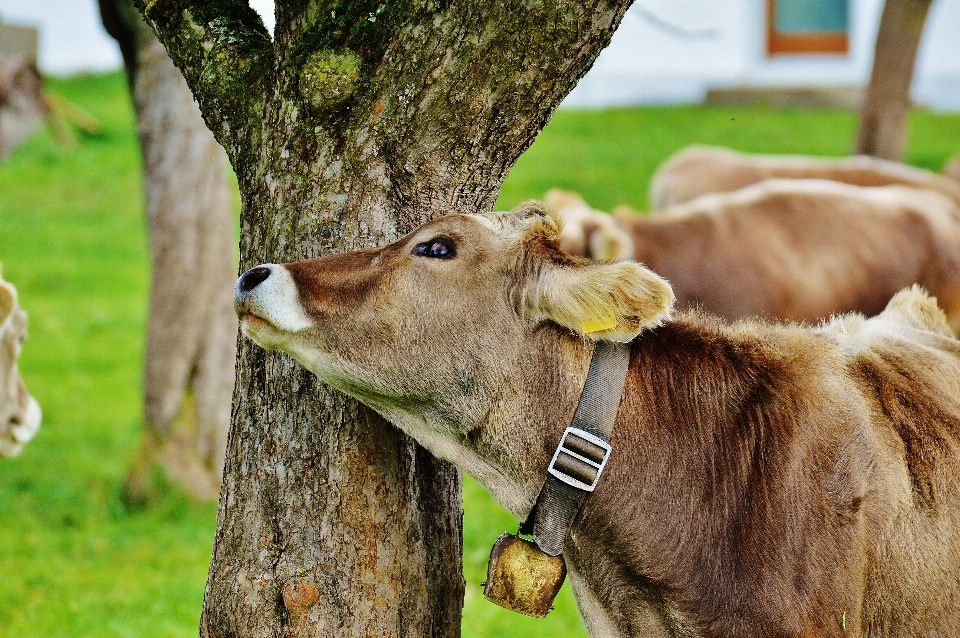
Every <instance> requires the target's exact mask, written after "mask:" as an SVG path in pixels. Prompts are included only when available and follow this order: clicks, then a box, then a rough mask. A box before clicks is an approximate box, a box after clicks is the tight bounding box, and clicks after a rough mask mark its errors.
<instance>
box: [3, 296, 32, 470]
mask: <svg viewBox="0 0 960 638" xmlns="http://www.w3.org/2000/svg"><path fill="white" fill-rule="evenodd" d="M26 330H27V315H26V313H25V312H24V311H23V310H22V309H21V308H20V305H19V304H18V303H17V291H16V289H15V288H14V287H13V286H11V285H10V284H9V283H7V282H6V281H4V280H3V278H2V277H0V457H4V456H6V457H9V456H16V455H17V454H19V453H20V451H21V450H22V449H23V446H24V445H26V444H27V442H29V441H30V439H32V438H33V436H34V435H35V434H36V433H37V430H38V429H39V428H40V420H41V416H40V406H39V404H37V402H36V400H35V399H34V398H33V397H32V396H30V393H29V392H27V388H26V386H25V385H24V384H23V379H22V378H21V377H20V371H19V370H18V369H17V358H18V357H19V356H20V347H21V345H22V343H23V340H24V339H25V338H26Z"/></svg>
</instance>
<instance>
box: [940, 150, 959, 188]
mask: <svg viewBox="0 0 960 638" xmlns="http://www.w3.org/2000/svg"><path fill="white" fill-rule="evenodd" d="M943 174H944V175H946V176H947V177H949V178H950V179H952V180H954V181H955V182H957V183H960V155H958V156H957V157H954V158H953V159H952V160H950V161H949V162H947V164H946V166H944V167H943Z"/></svg>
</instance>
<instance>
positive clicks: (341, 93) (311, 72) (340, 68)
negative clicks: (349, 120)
mask: <svg viewBox="0 0 960 638" xmlns="http://www.w3.org/2000/svg"><path fill="white" fill-rule="evenodd" d="M359 79H360V60H359V59H358V58H357V56H356V55H355V54H354V53H353V52H352V51H343V52H341V53H336V52H334V51H317V52H316V53H314V54H313V55H311V56H310V57H309V58H307V62H306V64H304V65H303V71H302V72H301V77H300V92H301V93H302V94H303V97H304V99H305V100H306V102H307V105H308V106H310V107H311V108H312V109H313V110H314V111H316V112H322V111H326V110H329V109H333V108H336V107H338V106H340V105H341V104H343V103H344V102H345V101H346V100H348V99H349V98H350V96H352V95H353V92H354V90H355V89H356V88H357V83H358V82H359Z"/></svg>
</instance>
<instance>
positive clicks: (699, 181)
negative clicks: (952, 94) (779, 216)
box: [650, 146, 960, 210]
mask: <svg viewBox="0 0 960 638" xmlns="http://www.w3.org/2000/svg"><path fill="white" fill-rule="evenodd" d="M772 177H782V178H790V179H807V178H815V179H829V180H832V181H836V182H844V183H847V184H853V185H855V186H889V185H893V184H900V185H903V186H913V187H915V188H929V189H931V190H934V191H937V192H939V193H940V194H942V195H944V196H946V197H949V198H951V199H953V201H954V202H955V203H957V205H960V184H958V183H957V182H955V181H953V180H950V179H947V178H945V177H944V176H942V175H937V174H936V173H933V172H930V171H926V170H923V169H919V168H914V167H912V166H907V165H905V164H900V163H899V162H891V161H889V160H882V159H878V158H876V157H868V156H865V155H858V156H854V157H843V158H829V157H809V156H802V155H754V154H750V153H739V152H737V151H733V150H730V149H728V148H720V147H714V146H689V147H687V148H685V149H683V150H681V151H678V152H677V153H676V154H674V155H672V156H671V157H669V158H667V160H666V161H664V163H663V164H661V165H660V168H659V169H657V172H656V173H655V174H654V176H653V178H652V179H651V181H650V205H651V206H652V207H653V209H654V210H661V209H664V208H667V207H669V206H673V205H674V204H681V203H683V202H687V201H690V200H692V199H695V198H697V197H700V196H701V195H706V194H709V193H729V192H732V191H736V190H740V189H741V188H743V187H744V186H749V185H750V184H755V183H757V182H760V181H762V180H765V179H769V178H772Z"/></svg>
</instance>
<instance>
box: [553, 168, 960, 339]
mask: <svg viewBox="0 0 960 638" xmlns="http://www.w3.org/2000/svg"><path fill="white" fill-rule="evenodd" d="M568 199H570V198H569V197H568ZM571 201H572V199H571ZM566 210H567V209H560V213H561V216H562V217H564V226H565V228H564V232H565V233H568V234H570V235H574V234H575V233H574V231H573V230H568V229H567V228H566V226H567V225H568V219H569V224H572V225H574V226H580V227H581V228H583V229H585V230H584V231H581V232H584V233H586V234H587V235H588V237H589V238H588V241H589V245H590V246H593V245H609V244H618V245H619V244H624V243H625V242H626V243H629V244H630V245H631V246H632V251H631V252H632V256H633V259H635V260H637V261H639V262H642V263H643V264H645V265H646V266H648V267H649V268H650V269H651V270H653V271H654V272H656V273H658V274H659V275H661V276H663V277H664V278H666V279H667V280H668V281H669V282H670V283H671V285H672V287H673V291H674V294H676V296H677V301H678V303H679V304H680V306H681V307H683V306H686V305H687V304H690V303H693V304H698V305H699V306H701V307H702V308H703V309H705V310H707V311H709V312H712V313H716V314H718V315H720V316H722V317H725V318H727V319H739V318H743V317H750V316H764V317H769V318H781V319H791V320H794V321H810V322H815V321H817V320H818V319H827V318H829V317H830V316H831V315H833V314H839V313H843V312H850V311H858V312H862V313H864V314H866V315H875V314H877V313H879V312H880V311H881V310H883V308H884V306H885V305H886V303H887V301H888V300H889V299H890V297H892V296H893V295H894V293H896V292H897V291H898V290H900V289H901V288H904V287H905V286H908V285H910V284H912V283H918V284H921V285H922V286H924V287H925V288H926V289H927V290H928V291H930V293H931V294H933V295H934V296H935V297H937V299H938V301H939V303H940V306H941V307H942V308H943V309H944V310H945V311H946V313H947V317H948V319H949V321H950V325H951V326H952V327H953V329H954V330H957V331H960V209H958V208H957V206H955V205H954V203H953V202H952V200H949V199H947V198H946V197H943V196H942V195H940V194H938V193H935V192H933V191H929V190H920V189H914V188H908V187H904V186H883V187H875V188H862V187H858V186H850V185H847V184H840V183H837V182H831V181H827V180H780V179H775V180H766V181H764V182H760V183H758V184H754V185H751V186H748V187H746V188H744V189H742V190H740V191H737V192H734V193H717V194H714V195H705V196H703V197H700V198H697V199H695V200H692V201H689V202H686V203H685V204H679V205H677V206H672V207H670V208H668V209H666V210H664V211H661V212H660V213H658V214H656V215H638V214H635V213H628V212H619V213H618V214H617V215H616V220H617V221H618V222H619V223H620V226H619V228H614V227H611V226H610V222H611V221H612V220H611V218H610V217H609V216H606V215H605V214H604V213H601V212H594V213H593V215H594V216H595V217H601V216H603V217H605V220H603V221H605V222H606V225H603V224H601V223H599V222H597V221H589V220H588V221H583V220H581V219H580V217H578V216H576V215H573V216H568V215H567V213H566ZM600 234H603V235H604V236H605V239H600V238H598V237H596V236H595V235H600ZM624 235H626V236H627V237H628V239H625V238H624ZM572 246H573V244H572V243H571V244H564V248H565V249H568V250H569V249H570V248H571V247H572ZM580 254H583V253H582V252H581V253H580ZM585 256H588V257H591V258H593V257H594V254H592V253H587V254H586V255H585Z"/></svg>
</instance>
